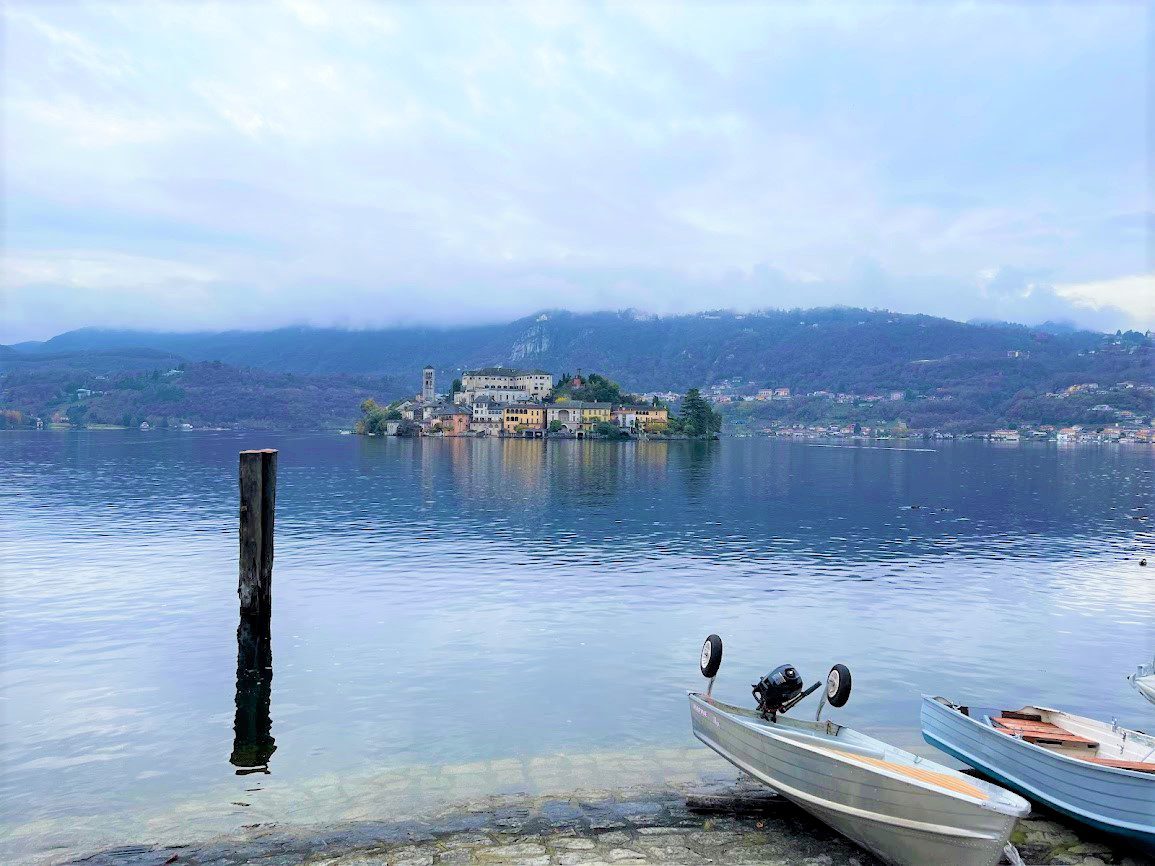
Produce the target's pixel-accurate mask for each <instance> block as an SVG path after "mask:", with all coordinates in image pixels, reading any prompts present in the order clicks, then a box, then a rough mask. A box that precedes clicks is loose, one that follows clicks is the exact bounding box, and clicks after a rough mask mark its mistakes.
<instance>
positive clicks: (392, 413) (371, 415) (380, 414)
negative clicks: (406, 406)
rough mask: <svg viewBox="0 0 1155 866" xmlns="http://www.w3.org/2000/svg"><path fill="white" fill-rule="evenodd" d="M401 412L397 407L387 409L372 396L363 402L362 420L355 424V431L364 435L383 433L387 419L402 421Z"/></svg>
mask: <svg viewBox="0 0 1155 866" xmlns="http://www.w3.org/2000/svg"><path fill="white" fill-rule="evenodd" d="M400 420H401V413H400V412H398V411H397V410H396V409H386V408H385V407H384V406H381V405H379V404H378V403H377V401H376V400H374V399H373V398H372V397H370V398H369V399H367V400H364V401H362V403H361V420H360V421H358V422H357V423H356V424H355V425H354V426H353V432H354V433H360V434H361V435H362V436H364V435H366V434H369V433H375V434H378V435H383V434H384V433H385V430H386V427H385V423H386V422H387V421H400Z"/></svg>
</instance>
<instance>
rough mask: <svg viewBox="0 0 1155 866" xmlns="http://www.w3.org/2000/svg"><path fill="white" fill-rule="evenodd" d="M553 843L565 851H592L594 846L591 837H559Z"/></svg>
mask: <svg viewBox="0 0 1155 866" xmlns="http://www.w3.org/2000/svg"><path fill="white" fill-rule="evenodd" d="M623 835H624V834H623ZM554 844H555V845H556V847H558V848H562V849H564V850H566V851H592V850H593V849H594V848H595V847H596V845H595V844H594V841H593V840H592V839H559V840H558V841H557V842H556V843H554Z"/></svg>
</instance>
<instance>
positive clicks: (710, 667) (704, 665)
mask: <svg viewBox="0 0 1155 866" xmlns="http://www.w3.org/2000/svg"><path fill="white" fill-rule="evenodd" d="M721 666H722V639H721V638H720V637H718V636H717V635H716V634H712V635H710V636H709V637H708V638H706V642H705V643H704V644H702V659H701V662H700V664H699V667H700V668H701V670H702V676H704V677H706V678H707V679H710V678H711V677H713V676H715V675H716V674H717V673H718V668H720V667H721Z"/></svg>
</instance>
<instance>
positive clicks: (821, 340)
mask: <svg viewBox="0 0 1155 866" xmlns="http://www.w3.org/2000/svg"><path fill="white" fill-rule="evenodd" d="M15 348H16V349H17V350H18V351H19V355H20V356H23V357H24V358H28V356H30V355H40V354H52V353H60V352H76V351H86V352H91V351H108V350H124V349H130V348H131V349H151V350H155V351H159V352H164V353H169V354H171V355H176V356H179V357H181V358H184V359H186V360H188V361H223V362H225V363H226V364H233V365H237V366H241V367H253V368H258V369H264V370H268V371H277V372H292V373H326V374H328V373H354V374H372V375H377V376H381V375H385V376H391V377H395V378H396V379H397V381H398V382H399V383H402V384H403V386H404V389H405V390H407V391H408V390H415V389H416V388H417V387H418V385H419V378H420V367H421V366H423V365H424V364H426V363H430V364H433V365H434V366H435V367H436V368H437V370H438V372H439V374H440V375H441V376H443V377H446V378H445V379H444V381H445V382H446V384H448V381H449V379H450V378H452V377H453V376H455V375H457V374H458V373H459V371H460V370H462V369H468V368H471V367H481V366H489V365H495V364H501V365H508V366H522V367H540V368H543V369H547V370H552V371H554V372H561V371H564V370H570V371H573V370H578V369H582V370H596V371H598V372H601V373H603V374H605V375H608V376H610V377H611V378H613V379H616V380H617V381H619V382H621V383H622V385H623V386H625V387H627V388H629V389H631V390H635V391H647V390H655V389H663V390H664V389H671V390H676V391H680V390H684V389H685V388H688V387H692V386H695V385H709V384H711V383H716V382H721V381H724V380H729V379H734V378H739V379H742V380H743V381H746V382H751V383H757V384H759V385H762V386H771V385H773V386H776V387H788V388H792V389H794V390H796V391H797V390H806V391H809V390H815V389H828V390H831V391H850V392H862V391H865V390H879V389H908V390H915V391H926V390H928V389H929V390H933V389H935V388H944V387H945V388H958V387H965V388H968V389H980V390H981V389H993V390H995V391H998V392H1001V393H1005V392H1006V391H1008V390H1020V389H1022V388H1029V389H1032V390H1037V391H1045V390H1050V389H1053V388H1056V387H1065V386H1066V385H1070V384H1076V383H1078V382H1091V381H1095V382H1100V383H1102V384H1107V383H1108V382H1112V383H1113V382H1116V381H1120V380H1128V379H1131V380H1139V379H1142V380H1144V381H1145V380H1146V379H1148V378H1149V365H1150V351H1151V341H1150V339H1148V338H1146V337H1144V336H1143V335H1140V334H1127V335H1122V336H1121V337H1120V338H1118V339H1115V338H1112V337H1108V336H1105V335H1103V334H1096V333H1091V332H1087V331H1069V330H1064V329H1061V328H1056V329H1038V328H1028V327H1024V326H1020V325H1009V324H982V325H980V324H964V323H961V322H954V321H950V320H947V319H938V318H933V317H930V316H912V315H900V314H896V313H886V312H878V311H867V310H857V309H841V308H839V309H822V310H806V311H791V312H766V313H757V314H747V315H742V314H735V313H727V312H718V313H700V314H695V315H687V316H672V317H653V316H643V315H638V314H635V313H631V312H619V313H590V314H577V313H567V312H548V313H542V314H540V315H537V316H531V317H528V318H525V319H521V320H519V321H516V322H511V323H508V324H504V325H481V326H473V327H462V328H454V329H434V328H393V329H382V330H361V331H346V330H336V329H326V328H283V329H279V330H274V331H264V332H241V331H230V332H223V333H193V334H175V333H157V332H143V331H107V330H93V329H85V330H80V331H71V332H69V333H66V334H61V335H60V336H58V337H54V338H52V339H51V340H48V341H46V342H43V343H24V344H20V345H18V346H16V347H15ZM1016 353H1017V354H1016ZM7 357H8V358H11V357H12V356H11V355H8V356H7ZM0 363H4V356H0Z"/></svg>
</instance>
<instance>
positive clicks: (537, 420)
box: [501, 403, 545, 435]
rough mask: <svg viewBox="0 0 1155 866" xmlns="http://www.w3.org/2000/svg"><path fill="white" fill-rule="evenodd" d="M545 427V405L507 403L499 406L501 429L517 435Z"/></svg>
mask: <svg viewBox="0 0 1155 866" xmlns="http://www.w3.org/2000/svg"><path fill="white" fill-rule="evenodd" d="M544 429H545V407H544V406H539V405H537V404H534V403H507V404H506V405H504V406H502V407H501V430H502V432H503V433H506V434H513V435H517V434H519V433H524V432H525V431H526V430H544Z"/></svg>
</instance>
